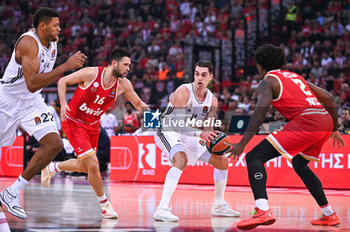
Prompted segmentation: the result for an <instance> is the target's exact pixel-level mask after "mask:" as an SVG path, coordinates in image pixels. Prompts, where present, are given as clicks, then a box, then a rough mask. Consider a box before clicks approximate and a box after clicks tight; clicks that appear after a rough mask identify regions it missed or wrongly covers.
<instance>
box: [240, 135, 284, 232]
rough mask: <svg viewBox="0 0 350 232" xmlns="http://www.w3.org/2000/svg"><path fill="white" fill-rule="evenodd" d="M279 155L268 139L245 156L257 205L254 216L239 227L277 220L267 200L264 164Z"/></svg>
mask: <svg viewBox="0 0 350 232" xmlns="http://www.w3.org/2000/svg"><path fill="white" fill-rule="evenodd" d="M278 156H280V153H279V152H278V151H277V150H276V149H275V148H274V146H272V144H271V143H270V142H268V141H267V140H266V139H264V140H263V141H262V142H260V143H259V144H258V145H257V146H256V147H254V148H253V150H251V151H250V152H248V154H247V155H246V156H245V160H246V162H247V168H248V176H249V182H250V186H251V188H252V191H253V194H254V199H255V205H256V207H255V210H254V215H253V217H251V218H249V219H245V220H242V221H240V222H238V223H237V227H238V228H239V229H253V228H255V227H257V226H258V225H270V224H273V223H274V222H275V221H276V218H275V217H273V215H272V213H271V210H270V208H269V205H268V201H267V199H268V198H267V193H266V181H267V176H266V170H265V166H264V164H265V162H267V161H268V160H270V159H273V158H275V157H278Z"/></svg>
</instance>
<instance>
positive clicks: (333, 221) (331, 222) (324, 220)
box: [311, 212, 340, 226]
mask: <svg viewBox="0 0 350 232" xmlns="http://www.w3.org/2000/svg"><path fill="white" fill-rule="evenodd" d="M311 224H312V225H318V226H336V225H339V224H340V221H339V217H338V215H337V213H336V212H334V213H332V214H331V215H329V216H326V215H324V214H322V216H321V217H320V218H318V219H315V220H312V221H311Z"/></svg>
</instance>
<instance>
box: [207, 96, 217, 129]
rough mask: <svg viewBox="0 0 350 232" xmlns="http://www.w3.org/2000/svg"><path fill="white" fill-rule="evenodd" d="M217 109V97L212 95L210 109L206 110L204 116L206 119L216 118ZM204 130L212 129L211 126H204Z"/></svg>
mask: <svg viewBox="0 0 350 232" xmlns="http://www.w3.org/2000/svg"><path fill="white" fill-rule="evenodd" d="M217 110H218V99H217V98H216V97H215V96H214V95H213V100H212V102H211V107H210V111H209V112H208V115H207V117H206V119H208V120H215V118H216V116H217V115H216V113H217ZM204 129H205V130H211V131H212V130H214V127H213V126H210V127H208V128H204Z"/></svg>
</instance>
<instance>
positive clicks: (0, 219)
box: [0, 212, 11, 232]
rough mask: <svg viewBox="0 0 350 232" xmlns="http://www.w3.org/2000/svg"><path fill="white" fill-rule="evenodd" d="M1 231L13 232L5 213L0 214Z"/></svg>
mask: <svg viewBox="0 0 350 232" xmlns="http://www.w3.org/2000/svg"><path fill="white" fill-rule="evenodd" d="M0 231H1V232H11V230H10V228H9V224H8V223H7V220H6V217H5V214H4V212H0Z"/></svg>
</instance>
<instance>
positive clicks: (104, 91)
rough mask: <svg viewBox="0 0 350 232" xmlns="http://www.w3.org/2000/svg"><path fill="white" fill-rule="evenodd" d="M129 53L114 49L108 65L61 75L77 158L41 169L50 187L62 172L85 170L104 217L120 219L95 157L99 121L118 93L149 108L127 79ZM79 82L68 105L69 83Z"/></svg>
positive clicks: (66, 125)
mask: <svg viewBox="0 0 350 232" xmlns="http://www.w3.org/2000/svg"><path fill="white" fill-rule="evenodd" d="M130 65H131V59H130V54H129V53H128V52H126V51H124V50H122V49H114V50H113V51H112V52H111V54H110V56H109V60H108V66H107V67H102V66H99V67H87V68H83V69H81V70H79V71H77V72H75V73H72V74H70V75H68V76H65V77H63V78H61V79H60V80H59V82H58V95H59V99H60V103H61V120H62V129H63V131H64V133H65V134H66V136H67V138H68V140H69V142H70V143H71V144H72V146H73V148H74V152H75V154H76V156H77V159H69V160H66V161H63V162H57V163H50V164H49V165H48V166H47V167H46V168H45V169H43V170H42V172H41V184H42V185H43V187H45V188H48V187H49V185H50V180H51V177H52V176H54V175H55V174H56V173H57V172H59V171H70V172H84V173H87V174H88V179H89V182H90V184H91V186H92V188H93V189H94V191H95V193H96V195H97V198H98V200H99V202H100V206H101V212H102V217H103V218H114V219H115V218H118V214H117V213H116V212H115V211H114V209H113V207H112V204H111V203H110V202H109V201H108V199H107V197H106V195H105V193H104V190H103V183H102V178H101V174H100V170H99V162H98V159H97V156H96V148H97V144H98V138H99V123H100V118H101V116H102V114H103V113H104V112H105V111H106V110H107V109H108V108H109V107H110V106H111V105H112V104H113V102H114V101H115V100H116V99H117V97H118V96H120V95H121V94H124V95H125V97H126V98H127V99H128V100H129V101H130V102H131V104H132V105H133V106H134V107H135V108H136V109H137V110H138V111H139V112H142V111H143V110H149V108H148V106H147V105H146V104H145V103H144V102H143V101H141V99H140V98H139V96H138V95H137V94H136V92H135V91H134V88H133V86H132V84H131V82H130V81H129V80H128V79H127V78H126V76H127V74H128V72H129V71H130ZM74 84H78V87H77V89H76V90H75V92H74V95H73V98H72V100H71V101H70V102H69V104H67V100H66V91H67V85H74Z"/></svg>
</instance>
